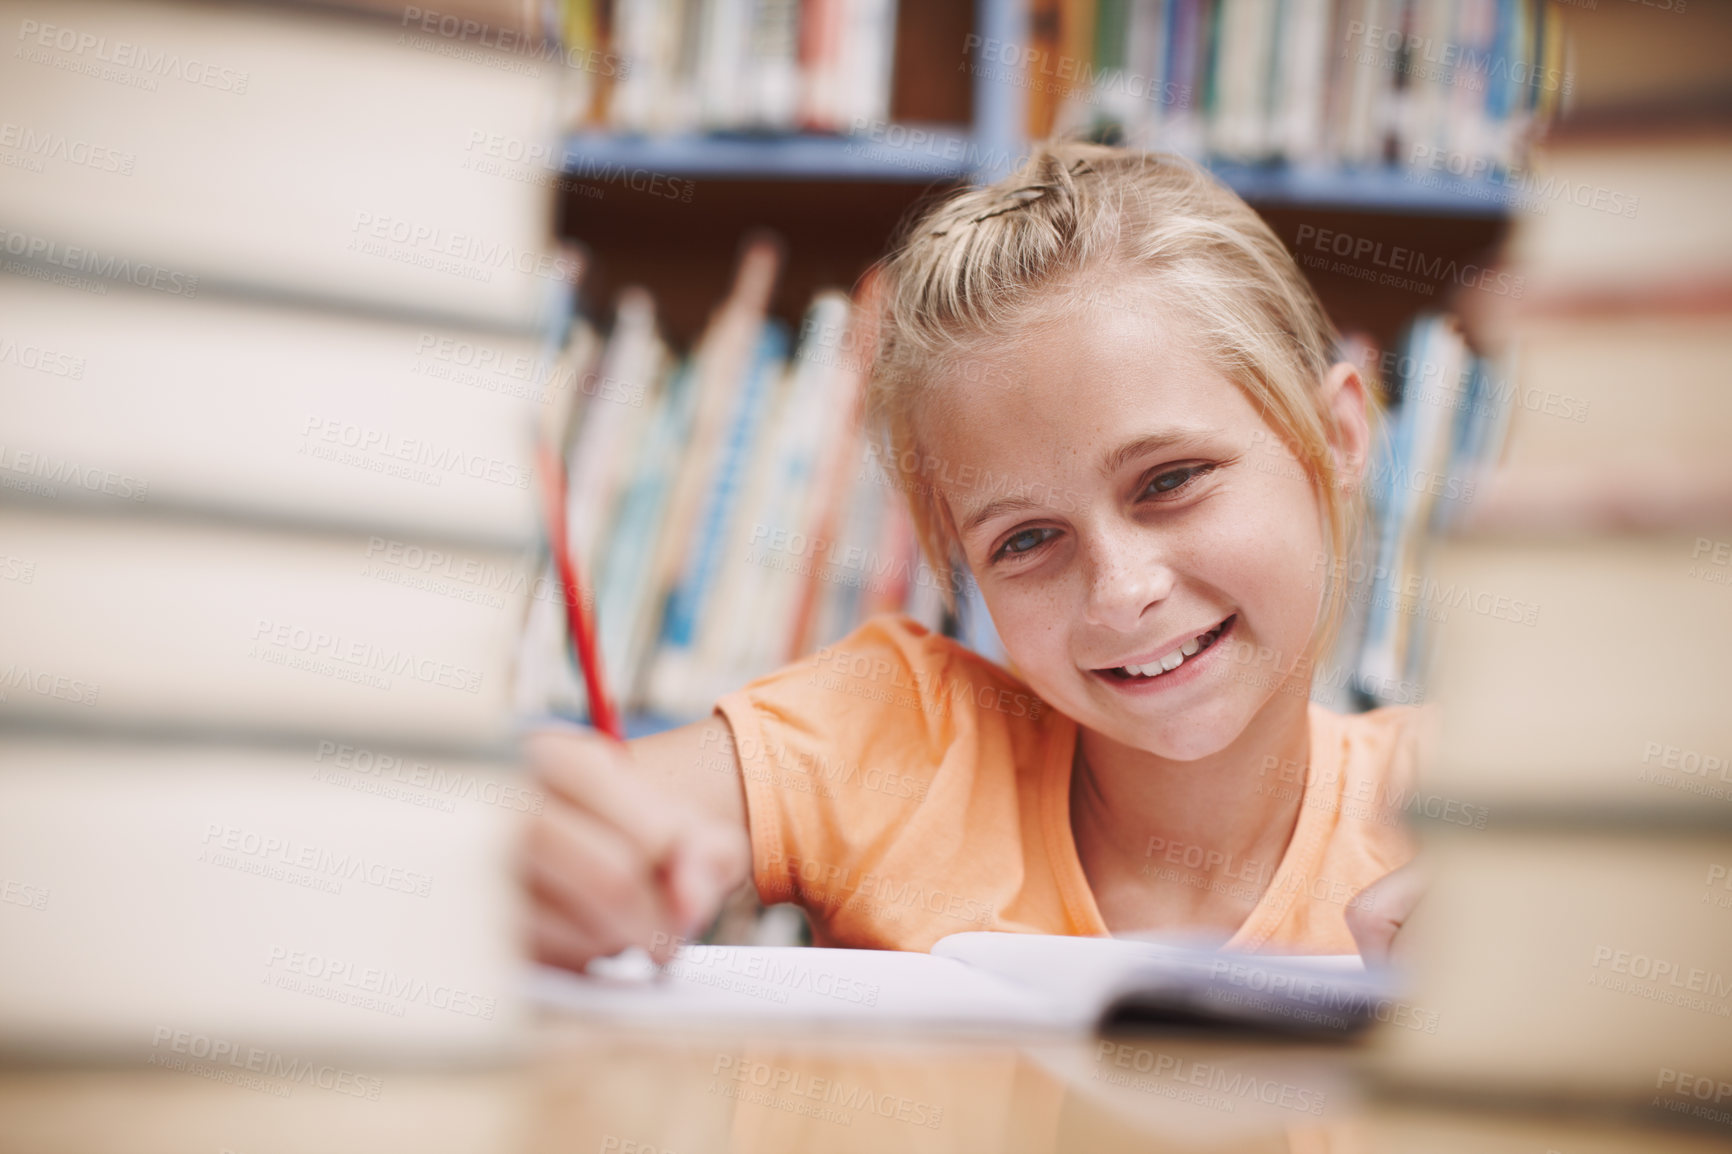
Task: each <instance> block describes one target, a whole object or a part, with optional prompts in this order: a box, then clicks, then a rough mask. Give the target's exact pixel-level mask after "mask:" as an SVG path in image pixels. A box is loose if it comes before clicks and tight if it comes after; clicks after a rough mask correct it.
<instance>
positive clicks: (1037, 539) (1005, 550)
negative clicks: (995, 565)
mask: <svg viewBox="0 0 1732 1154" xmlns="http://www.w3.org/2000/svg"><path fill="white" fill-rule="evenodd" d="M1057 535H1058V530H1057V529H1046V528H1040V529H1019V530H1017V531H1016V532H1015V533H1012V534H1011V535H1010V536H1009V537H1007V538H1005V541H1004V544H1003V545H1000V546H999V547H998V552H996V553H994V554H993V555H992V559H993V560H994V561H997V560H998V559H999V558H1001V557H1005V556H1011V557H1016V556H1020V555H1022V554H1024V553H1032V552H1033V551H1034V550H1036V549H1038V548H1040V547H1041V546H1042V545H1044V544H1046V543H1047V542H1048V541H1050V540H1052V539H1053V538H1054V537H1055V536H1057Z"/></svg>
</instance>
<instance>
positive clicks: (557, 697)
mask: <svg viewBox="0 0 1732 1154" xmlns="http://www.w3.org/2000/svg"><path fill="white" fill-rule="evenodd" d="M780 259H781V258H780V252H779V249H778V246H777V245H776V244H774V243H773V242H771V241H769V240H768V239H764V238H754V239H752V240H750V241H749V242H748V243H747V244H746V245H745V246H744V248H743V250H742V256H741V259H740V262H739V265H738V269H737V272H736V275H735V280H734V284H733V287H732V289H731V291H730V293H729V295H728V297H727V298H726V299H725V300H724V301H723V302H722V303H721V304H720V305H719V306H718V307H717V308H716V310H715V312H714V314H713V316H712V318H711V321H710V323H709V325H708V327H707V329H706V330H705V332H704V334H703V336H702V337H701V339H700V340H699V341H698V342H697V344H696V346H695V347H694V348H693V350H692V351H691V353H690V355H688V356H686V357H683V358H681V357H678V356H676V355H674V354H673V353H672V352H671V351H670V350H669V348H668V347H667V345H666V344H665V343H664V341H663V339H662V337H661V336H660V335H659V334H658V331H657V325H656V317H655V303H654V301H653V299H652V298H651V297H650V296H649V294H647V293H646V292H644V291H643V290H641V289H627V290H625V291H624V292H622V293H621V294H620V297H619V300H618V302H617V307H616V311H615V317H614V322H613V326H612V330H611V332H610V334H609V336H608V338H607V341H606V343H605V345H604V346H603V347H601V348H599V350H598V351H597V353H596V359H595V361H594V363H593V364H591V365H590V366H588V367H587V368H586V369H585V370H584V372H583V374H582V378H581V379H582V381H583V384H582V386H581V387H580V388H579V389H578V390H577V391H578V393H579V398H580V404H581V406H582V407H581V408H580V410H579V411H578V413H577V415H576V417H575V419H574V420H573V422H572V435H571V440H570V443H569V447H568V460H569V469H568V472H569V477H570V486H571V492H570V498H569V518H570V526H569V537H570V539H571V541H572V542H573V546H574V548H575V549H577V550H578V551H579V552H580V555H581V556H582V557H583V560H584V563H585V565H586V568H587V571H588V572H589V573H591V574H592V575H593V576H592V578H591V580H592V584H593V585H594V587H595V597H596V605H597V617H598V620H599V624H600V630H601V642H602V651H603V664H604V666H605V668H606V669H607V671H608V676H609V679H610V681H611V682H612V683H613V684H614V686H615V687H616V691H617V692H618V693H619V694H620V696H621V698H622V699H623V704H624V705H625V708H626V709H627V711H628V712H629V713H631V714H634V715H638V716H640V717H643V718H645V719H646V724H662V723H667V722H671V721H684V720H691V719H695V718H699V717H702V716H704V715H706V714H707V713H708V712H709V710H710V709H711V707H712V706H713V705H714V704H715V701H716V699H717V698H718V697H720V696H721V695H722V694H724V693H727V692H730V691H732V690H734V689H737V688H738V687H740V686H741V685H744V684H745V683H746V682H748V681H750V680H752V679H753V678H755V677H758V676H761V675H763V674H765V673H768V672H770V671H772V670H774V669H777V668H780V667H781V666H783V665H785V664H787V663H789V662H791V661H794V660H795V659H797V658H799V657H800V656H802V655H804V654H806V653H809V652H811V651H812V650H813V649H815V648H817V647H819V646H821V645H825V644H829V643H831V642H834V641H836V640H838V639H839V638H841V637H842V636H843V635H845V634H846V633H848V632H849V631H850V630H852V629H853V628H854V627H855V626H856V625H857V624H859V623H860V622H861V621H862V620H864V619H865V618H866V617H869V616H871V615H872V614H874V613H879V612H910V613H912V614H913V615H915V616H916V617H917V618H918V619H920V620H922V621H923V622H924V623H925V624H927V625H928V627H931V628H936V627H937V626H938V625H939V624H940V619H941V616H942V613H943V608H944V605H943V590H942V588H941V581H940V580H939V578H938V577H937V576H936V575H935V574H933V572H932V570H931V569H930V567H929V566H928V565H926V563H925V562H924V561H923V560H922V559H921V557H920V555H919V550H918V547H917V545H916V542H915V538H914V532H913V528H912V525H911V523H910V522H909V520H908V516H907V513H906V511H905V507H904V503H903V495H902V493H900V492H899V491H898V490H897V489H896V488H895V487H894V484H893V482H892V481H891V478H890V472H889V471H887V470H886V469H885V468H884V467H883V462H882V461H881V459H880V451H879V450H878V448H877V447H876V446H875V445H871V444H869V443H868V442H867V439H866V436H865V433H864V430H863V428H862V424H861V420H860V403H861V394H862V389H863V387H864V383H865V375H866V372H867V369H868V366H869V362H870V358H871V350H872V341H871V336H870V333H868V332H866V331H864V329H863V328H862V323H863V322H862V319H861V318H862V316H863V315H864V314H863V312H862V311H860V310H856V309H855V307H854V306H853V305H852V304H851V302H850V301H849V299H848V297H847V296H846V295H845V294H843V293H841V292H837V291H826V292H821V293H819V294H818V295H817V296H816V297H815V298H814V299H813V301H812V302H811V305H810V307H809V309H808V310H807V312H806V314H805V317H804V319H803V321H802V324H801V329H800V332H799V333H798V334H797V335H796V336H793V337H791V336H790V334H789V333H788V332H787V331H786V328H785V326H783V325H782V324H781V322H779V321H777V320H775V319H774V318H771V317H768V316H767V315H766V308H767V305H768V303H769V300H770V295H771V292H772V289H773V287H774V284H775V280H776V276H777V272H778V267H779V263H780ZM868 291H869V290H868ZM561 621H562V619H561V617H560V613H559V606H558V605H557V604H555V603H551V602H538V603H536V604H535V605H534V606H533V607H532V610H531V629H530V632H529V645H530V648H531V651H532V653H533V657H534V659H533V660H526V662H525V665H524V670H523V680H522V693H523V698H522V708H523V709H524V711H525V712H536V711H538V710H540V711H547V712H551V713H555V714H563V715H568V716H574V717H581V716H583V715H584V712H585V711H584V706H583V692H582V687H581V685H580V683H579V682H578V680H577V678H576V674H575V671H574V667H573V666H572V664H571V662H570V661H569V660H567V659H566V656H565V642H564V634H563V626H562V624H561ZM648 719H655V720H653V721H651V720H648Z"/></svg>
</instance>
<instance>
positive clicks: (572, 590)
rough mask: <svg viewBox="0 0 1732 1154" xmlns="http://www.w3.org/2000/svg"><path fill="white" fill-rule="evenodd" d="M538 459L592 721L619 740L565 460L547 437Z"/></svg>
mask: <svg viewBox="0 0 1732 1154" xmlns="http://www.w3.org/2000/svg"><path fill="white" fill-rule="evenodd" d="M536 459H537V462H538V464H539V465H540V471H541V478H542V486H543V489H544V491H545V498H546V499H545V502H544V504H545V506H546V512H547V519H548V527H547V547H548V549H549V551H551V552H552V554H553V563H554V565H555V566H556V567H557V570H558V574H559V584H560V587H561V588H563V589H564V590H565V624H566V628H567V629H568V630H569V631H570V633H571V647H572V649H573V650H574V651H575V652H576V654H577V661H578V664H579V665H580V666H581V667H582V669H583V685H584V689H585V690H587V691H588V693H589V721H590V724H591V725H593V726H594V727H595V728H597V729H599V730H601V732H603V733H605V734H607V735H608V736H609V737H611V738H613V739H614V740H615V741H624V740H625V729H624V728H623V727H622V726H621V725H620V721H619V713H618V712H617V711H616V710H615V709H614V706H613V699H612V698H611V697H609V696H608V692H607V680H606V678H605V677H603V676H602V669H601V647H600V646H599V645H598V644H597V643H596V636H595V620H594V618H592V617H591V616H590V612H589V602H590V599H589V597H588V596H586V594H585V589H586V588H587V587H586V586H585V585H584V583H583V575H582V573H581V571H580V570H579V568H578V564H577V558H576V557H574V556H572V553H571V547H570V544H569V542H568V541H567V540H566V535H565V528H566V512H565V485H566V479H565V462H564V461H563V460H561V459H560V456H559V454H557V453H555V452H554V451H553V449H552V447H551V446H550V445H548V443H547V442H546V441H545V440H539V441H537V442H536Z"/></svg>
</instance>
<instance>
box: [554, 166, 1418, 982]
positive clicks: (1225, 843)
mask: <svg viewBox="0 0 1732 1154" xmlns="http://www.w3.org/2000/svg"><path fill="white" fill-rule="evenodd" d="M882 274H883V277H882V288H883V293H882V302H881V308H880V310H879V316H878V318H877V322H878V326H879V334H878V347H877V357H876V361H875V364H874V366H873V374H872V382H871V386H870V402H871V403H870V405H869V408H870V411H871V413H872V414H873V416H874V418H875V419H876V420H877V422H878V423H879V425H880V427H881V430H882V432H883V433H884V434H885V437H886V448H885V452H884V454H883V457H884V460H885V462H886V463H887V464H888V465H889V466H890V467H891V471H892V475H893V478H894V479H895V480H896V481H897V483H898V486H899V487H900V488H901V489H903V491H904V493H905V494H906V496H907V497H908V499H909V502H910V508H911V510H912V513H913V516H914V520H915V524H916V527H917V529H918V531H919V535H920V538H921V545H922V548H923V549H924V551H925V552H926V554H927V557H928V559H929V560H930V561H931V563H932V564H933V566H934V567H935V568H936V569H938V570H939V571H940V572H941V573H943V574H947V575H948V574H953V573H955V572H957V571H958V569H959V568H960V567H966V571H967V573H968V574H970V575H971V576H972V578H973V579H974V580H975V581H976V582H978V584H979V586H980V590H981V593H982V594H983V596H984V598H985V601H986V604H987V607H988V608H989V609H990V611H991V615H992V621H993V624H994V625H995V626H996V627H997V630H998V633H999V636H1000V638H1001V639H1002V640H1003V643H1004V647H1005V650H1006V652H1007V653H1008V655H1009V657H1010V660H1011V662H1012V663H1013V665H1014V667H1015V669H1016V670H1017V671H1018V674H1019V675H1020V677H1018V676H1013V675H1011V674H1010V673H1008V672H1006V671H1005V670H1004V669H1001V668H999V667H998V666H996V665H993V664H992V663H990V662H987V661H985V660H983V659H981V658H980V657H978V656H976V655H975V654H973V653H972V652H970V651H968V650H966V649H964V648H962V647H961V646H959V645H958V644H957V643H955V642H954V641H951V640H948V639H946V638H943V637H940V636H936V635H933V634H931V633H928V632H927V631H926V630H924V629H922V628H921V627H920V626H918V625H917V624H915V623H913V622H912V621H909V620H906V619H901V618H894V617H881V618H877V619H874V620H872V621H869V622H867V623H866V624H865V625H863V626H861V627H860V628H859V629H857V630H856V631H855V632H854V633H853V634H851V635H850V636H849V637H848V638H846V639H845V640H843V641H841V642H840V643H838V644H837V645H835V646H834V647H832V648H829V649H826V650H823V651H821V652H819V653H817V654H815V655H813V656H812V657H811V658H810V659H808V660H806V661H803V662H800V663H798V664H796V665H794V666H791V667H789V668H787V669H784V670H781V671H780V672H777V673H773V674H771V675H769V676H767V677H764V678H762V679H760V680H758V681H756V682H754V683H752V684H751V685H748V686H746V687H745V688H744V689H741V690H739V691H738V692H735V693H732V694H730V695H728V696H726V697H724V698H723V699H722V700H721V701H720V702H719V703H718V704H717V706H716V711H715V714H714V716H712V717H711V718H710V719H709V720H706V721H703V722H700V723H698V724H695V725H690V726H687V727H685V728H683V729H679V730H674V731H672V732H669V733H664V734H661V735H658V736H655V737H650V738H645V739H642V740H639V741H635V742H632V743H630V745H629V747H627V748H623V749H622V748H619V747H614V746H610V745H608V744H606V743H604V742H602V741H600V740H599V739H594V738H584V737H579V736H575V735H571V734H544V735H540V736H538V737H536V738H534V739H532V741H531V743H530V756H531V760H532V762H533V763H534V765H535V766H536V768H537V770H538V772H539V774H540V775H541V778H542V780H543V782H544V783H545V786H546V788H547V790H548V793H549V794H550V798H551V804H550V805H549V807H548V809H547V810H546V811H545V813H544V814H543V815H542V817H541V818H540V819H539V820H538V822H537V824H536V825H535V826H534V828H533V831H532V834H531V837H530V841H529V854H528V878H529V888H530V892H531V895H532V898H533V906H534V917H535V923H534V941H535V949H536V951H537V953H538V955H539V956H540V957H541V958H542V959H543V960H545V961H549V962H552V963H555V964H561V965H567V966H572V967H578V966H581V965H582V964H583V963H584V962H586V961H587V960H588V959H590V958H592V957H595V956H599V955H605V954H611V953H614V952H616V951H618V950H619V949H622V948H624V947H626V946H628V945H634V944H635V945H641V946H644V947H646V948H649V949H650V950H651V951H652V953H654V954H655V955H656V956H657V957H658V958H662V957H665V956H666V954H667V953H668V952H669V951H670V949H671V947H672V944H673V943H674V942H675V940H676V939H678V938H680V937H682V936H686V935H690V934H692V933H694V932H698V931H701V930H702V928H703V927H704V926H705V925H706V924H707V923H708V921H709V919H710V918H711V917H712V916H713V915H714V913H715V911H716V909H717V907H718V905H719V903H720V902H721V901H722V899H723V898H724V897H725V896H726V894H727V893H728V892H729V891H730V890H731V889H733V888H734V887H735V886H737V885H738V884H740V883H741V882H742V881H744V880H745V879H746V878H748V877H749V878H750V879H751V880H752V881H753V882H754V883H755V885H756V887H757V890H758V893H759V895H760V896H761V897H762V899H763V900H764V901H765V902H767V903H769V902H783V901H793V902H797V903H799V904H800V905H801V906H803V907H804V908H805V910H806V911H807V913H808V915H809V916H810V918H811V921H812V925H813V931H814V937H815V939H816V941H817V944H819V945H839V946H861V947H872V948H881V949H907V950H925V949H929V948H931V946H932V944H933V943H934V942H936V941H937V940H938V939H939V938H941V937H944V936H945V935H946V934H950V933H956V932H959V931H964V930H1010V931H1031V932H1041V933H1053V934H1089V935H1102V934H1126V933H1134V932H1161V933H1182V934H1184V935H1186V936H1187V937H1189V938H1191V939H1192V940H1196V939H1198V938H1204V939H1207V940H1210V941H1212V942H1214V943H1215V944H1217V945H1221V946H1224V947H1225V948H1228V949H1238V950H1248V951H1251V950H1255V951H1265V952H1280V953H1324V954H1335V953H1351V952H1354V950H1355V948H1356V945H1363V948H1364V951H1365V953H1366V954H1367V956H1368V957H1376V956H1381V954H1382V953H1383V952H1384V950H1385V948H1386V946H1387V943H1388V939H1389V938H1390V937H1391V935H1392V934H1393V932H1394V929H1395V927H1396V926H1397V925H1398V924H1399V922H1400V920H1401V918H1402V917H1403V916H1404V914H1405V909H1406V907H1407V906H1408V905H1410V904H1411V902H1412V900H1413V891H1412V885H1411V883H1405V880H1404V879H1403V881H1398V882H1396V883H1395V884H1393V885H1392V886H1384V887H1380V888H1379V890H1372V889H1371V888H1370V887H1371V886H1372V885H1373V883H1375V882H1377V881H1378V880H1379V879H1380V878H1383V877H1384V876H1385V875H1387V874H1389V873H1391V872H1392V871H1394V870H1396V869H1397V868H1398V867H1401V866H1402V865H1403V864H1404V863H1406V862H1407V861H1408V859H1409V858H1410V857H1411V854H1412V850H1411V848H1410V846H1409V843H1408V840H1407V837H1406V835H1405V832H1404V829H1403V826H1402V824H1401V822H1400V820H1399V814H1398V813H1395V812H1392V811H1391V810H1390V809H1389V808H1388V807H1386V806H1385V804H1384V803H1385V801H1386V799H1388V798H1390V797H1392V796H1393V797H1395V798H1401V797H1405V796H1407V795H1408V793H1409V792H1410V791H1409V790H1408V788H1407V787H1406V785H1405V782H1406V781H1407V775H1408V773H1409V767H1410V763H1411V758H1412V754H1411V744H1412V742H1411V736H1412V731H1413V729H1414V728H1415V727H1414V725H1413V714H1414V711H1413V710H1411V709H1405V708H1390V709H1380V710H1376V711H1374V712H1371V713H1367V714H1362V715H1358V716H1351V717H1346V716H1339V715H1336V714H1333V713H1330V712H1328V711H1326V710H1324V709H1322V708H1320V707H1318V706H1315V705H1312V704H1310V701H1309V694H1310V681H1311V672H1312V662H1313V660H1314V659H1315V658H1316V657H1317V656H1318V655H1320V654H1323V653H1326V652H1327V646H1328V644H1329V641H1330V639H1331V636H1332V633H1333V630H1334V627H1335V625H1336V623H1337V621H1338V620H1339V618H1340V615H1341V609H1342V606H1343V604H1344V602H1345V593H1346V590H1345V589H1343V588H1342V585H1341V583H1340V581H1339V580H1338V574H1339V573H1341V572H1342V571H1343V569H1344V566H1342V565H1341V564H1340V561H1341V560H1342V559H1343V558H1344V556H1345V555H1346V551H1347V549H1348V548H1349V545H1350V540H1351V537H1352V535H1353V530H1354V527H1355V526H1356V524H1357V522H1358V520H1359V517H1360V513H1361V495H1360V477H1361V474H1362V472H1363V470H1364V467H1365V463H1366V457H1367V453H1368V450H1369V447H1370V431H1369V424H1368V416H1367V407H1368V403H1367V397H1366V388H1365V385H1364V383H1363V382H1362V380H1361V378H1360V376H1359V373H1358V372H1357V371H1356V370H1355V368H1354V367H1353V366H1352V365H1351V364H1346V363H1332V362H1333V356H1334V354H1333V347H1334V333H1333V332H1332V329H1331V326H1330V324H1329V321H1328V320H1327V318H1326V317H1325V315H1324V313H1323V310H1322V308H1321V306H1320V305H1319V304H1318V301H1317V298H1316V297H1315V295H1314V294H1313V293H1312V291H1311V289H1310V287H1309V286H1308V285H1307V284H1306V282H1305V280H1304V278H1303V277H1302V276H1301V275H1300V273H1299V271H1298V269H1297V268H1296V267H1295V265H1294V262H1293V259H1292V258H1291V256H1289V255H1288V253H1287V251H1286V250H1285V248H1283V246H1282V245H1281V243H1280V241H1279V240H1278V239H1277V238H1276V237H1275V235H1274V233H1273V232H1271V231H1270V229H1269V227H1268V226H1267V225H1266V224H1264V223H1263V221H1262V220H1261V219H1260V218H1259V217H1258V216H1257V215H1256V214H1255V213H1254V212H1253V211H1252V210H1251V209H1250V208H1249V207H1247V206H1246V205H1245V204H1244V202H1242V201H1241V200H1239V198H1238V197H1236V196H1235V195H1234V194H1233V193H1232V192H1230V191H1228V190H1227V189H1225V188H1224V187H1223V186H1221V185H1220V184H1218V183H1217V182H1216V181H1215V180H1214V179H1213V178H1211V177H1210V176H1208V175H1207V174H1206V173H1204V172H1202V171H1201V170H1199V169H1198V168H1197V167H1195V166H1194V165H1192V164H1190V163H1188V162H1186V161H1183V160H1180V159H1176V158H1173V157H1168V156H1163V155H1155V154H1146V153H1140V152H1134V151H1128V150H1121V149H1113V148H1106V147H1101V146H1094V145H1086V144H1078V143H1058V144H1051V145H1047V146H1044V147H1042V148H1041V149H1040V150H1038V151H1037V152H1036V154H1035V155H1034V156H1033V158H1032V159H1030V160H1029V161H1028V162H1027V164H1026V165H1025V166H1024V167H1023V168H1022V169H1021V170H1020V171H1019V172H1018V173H1017V174H1015V175H1014V176H1012V177H1009V178H1008V179H1006V180H1004V181H1002V182H1000V183H998V184H996V185H992V186H989V187H984V188H977V189H971V190H968V191H965V192H960V193H958V194H956V195H955V196H953V197H951V198H950V199H949V200H947V201H945V202H944V203H942V204H940V205H939V206H938V207H936V208H935V209H933V210H931V211H930V212H929V213H927V214H926V215H925V216H924V217H923V218H922V219H920V220H918V221H917V222H916V223H915V224H914V225H913V226H912V227H911V229H910V230H909V231H908V233H907V235H906V237H905V238H904V240H903V242H902V243H901V244H900V246H899V248H898V250H897V251H896V253H895V254H894V255H893V256H892V257H891V258H890V259H889V260H888V261H887V262H886V264H885V265H884V267H883V269H882ZM1405 872H1406V871H1404V874H1405ZM1392 891H1393V892H1392ZM1356 935H1357V936H1358V937H1359V939H1361V941H1360V942H1356Z"/></svg>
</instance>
